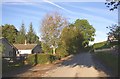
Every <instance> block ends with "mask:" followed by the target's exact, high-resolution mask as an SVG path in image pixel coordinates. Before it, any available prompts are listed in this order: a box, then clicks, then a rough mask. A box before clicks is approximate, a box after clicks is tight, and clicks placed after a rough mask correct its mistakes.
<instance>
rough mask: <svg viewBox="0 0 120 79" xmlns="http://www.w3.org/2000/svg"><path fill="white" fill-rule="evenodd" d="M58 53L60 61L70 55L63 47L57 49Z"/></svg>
mask: <svg viewBox="0 0 120 79" xmlns="http://www.w3.org/2000/svg"><path fill="white" fill-rule="evenodd" d="M56 53H57V57H58V58H59V59H61V58H63V57H66V56H68V55H69V54H68V52H67V51H66V50H65V48H63V47H59V48H57V49H56Z"/></svg>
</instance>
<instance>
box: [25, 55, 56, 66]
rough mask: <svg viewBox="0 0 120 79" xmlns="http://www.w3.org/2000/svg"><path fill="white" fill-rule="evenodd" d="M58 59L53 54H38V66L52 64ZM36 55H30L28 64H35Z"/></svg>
mask: <svg viewBox="0 0 120 79" xmlns="http://www.w3.org/2000/svg"><path fill="white" fill-rule="evenodd" d="M56 59H57V57H56V56H54V55H51V54H37V63H38V64H46V63H52V62H54V61H55V60H56ZM35 60H36V59H35V54H31V55H28V57H27V59H26V61H27V63H28V64H35Z"/></svg>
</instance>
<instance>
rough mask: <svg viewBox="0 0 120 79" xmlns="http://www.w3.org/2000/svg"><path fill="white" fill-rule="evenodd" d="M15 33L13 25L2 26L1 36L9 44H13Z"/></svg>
mask: <svg viewBox="0 0 120 79" xmlns="http://www.w3.org/2000/svg"><path fill="white" fill-rule="evenodd" d="M17 33H18V31H17V29H16V28H15V26H14V25H10V24H5V25H2V36H3V37H4V38H7V39H8V41H9V42H10V43H15V40H16V39H15V38H16V36H17Z"/></svg>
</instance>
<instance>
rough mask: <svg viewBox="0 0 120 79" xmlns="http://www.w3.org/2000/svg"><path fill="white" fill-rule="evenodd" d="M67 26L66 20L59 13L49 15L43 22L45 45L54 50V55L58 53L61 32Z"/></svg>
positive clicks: (42, 29)
mask: <svg viewBox="0 0 120 79" xmlns="http://www.w3.org/2000/svg"><path fill="white" fill-rule="evenodd" d="M67 25H68V23H67V21H66V19H65V18H64V17H62V16H61V15H60V14H59V13H58V12H53V13H50V14H47V15H46V16H45V17H44V18H43V20H42V28H41V31H42V39H43V42H44V43H45V44H48V45H49V47H52V48H53V54H55V53H56V52H55V51H56V48H57V47H58V41H59V36H60V33H61V30H62V28H63V27H65V26H67Z"/></svg>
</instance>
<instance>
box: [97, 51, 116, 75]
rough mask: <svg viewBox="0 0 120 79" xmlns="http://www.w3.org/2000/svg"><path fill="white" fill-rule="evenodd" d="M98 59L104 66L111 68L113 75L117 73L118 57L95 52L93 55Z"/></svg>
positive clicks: (107, 53)
mask: <svg viewBox="0 0 120 79" xmlns="http://www.w3.org/2000/svg"><path fill="white" fill-rule="evenodd" d="M95 55H96V56H97V57H98V58H99V59H101V60H102V61H103V62H104V64H106V65H107V66H108V67H110V68H112V69H113V70H114V72H115V73H117V70H118V56H114V55H112V54H111V53H109V52H106V51H105V52H97V53H96V54H95Z"/></svg>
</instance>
